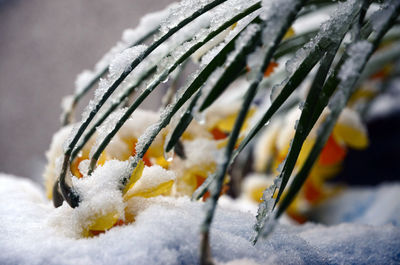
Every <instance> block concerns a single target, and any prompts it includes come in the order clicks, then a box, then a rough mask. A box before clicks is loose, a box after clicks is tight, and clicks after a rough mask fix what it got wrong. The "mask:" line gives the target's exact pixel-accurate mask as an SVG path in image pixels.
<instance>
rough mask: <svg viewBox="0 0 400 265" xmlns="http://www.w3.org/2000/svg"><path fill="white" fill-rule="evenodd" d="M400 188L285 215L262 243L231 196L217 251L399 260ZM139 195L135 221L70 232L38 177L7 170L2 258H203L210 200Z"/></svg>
mask: <svg viewBox="0 0 400 265" xmlns="http://www.w3.org/2000/svg"><path fill="white" fill-rule="evenodd" d="M398 194H400V184H391V185H386V186H380V187H377V188H371V189H365V190H361V189H357V190H350V191H348V192H345V193H344V194H343V195H342V196H341V197H338V198H337V199H335V200H334V201H331V202H330V203H329V211H330V215H331V216H334V213H335V212H338V206H343V205H345V206H346V207H345V208H341V209H342V210H341V211H340V212H338V216H339V217H336V219H332V220H334V221H332V223H334V224H332V225H329V226H326V225H321V224H314V223H307V224H305V225H302V226H297V225H290V224H288V223H287V222H281V223H280V224H279V225H277V227H276V230H275V232H274V233H273V234H272V235H271V236H270V237H269V238H268V239H264V240H261V241H259V242H258V243H257V245H256V246H252V244H251V243H250V242H249V240H248V239H249V238H250V236H251V235H252V225H253V224H254V221H255V218H254V216H253V215H252V214H251V213H250V212H243V211H239V210H234V209H232V208H233V207H232V204H231V203H230V205H227V204H226V203H225V204H224V205H227V206H222V207H220V208H219V209H218V210H217V216H216V219H215V221H214V223H213V226H212V231H211V247H212V252H213V255H214V257H215V259H216V261H217V262H218V263H220V264H399V262H400V227H399V224H400V215H399V212H400V211H399V209H400V201H399V200H398ZM350 197H351V199H352V201H353V202H349V198H350ZM140 200H141V201H138V205H140V213H139V214H138V215H137V216H136V221H135V222H134V223H133V224H130V225H125V226H120V227H114V228H113V229H111V230H110V231H108V232H106V233H104V234H101V235H100V236H97V237H94V238H88V239H75V238H71V237H68V236H67V235H66V231H67V228H66V227H63V226H62V224H61V223H59V222H57V220H58V219H57V210H55V209H54V208H53V206H52V204H51V202H49V201H48V200H47V199H46V198H45V197H44V194H43V191H42V190H41V189H40V188H39V187H38V186H37V185H36V184H35V183H33V182H31V181H29V180H26V179H22V178H17V177H14V176H10V175H5V174H2V175H0V223H1V226H0V235H1V236H0V249H1V251H0V264H74V265H77V264H197V263H198V242H199V236H198V231H199V225H200V222H201V220H202V218H203V216H204V214H203V209H202V207H203V204H202V203H200V202H191V201H190V200H189V199H188V198H180V199H175V198H166V197H156V198H152V199H140ZM360 209H361V210H360ZM349 216H351V218H349ZM343 220H346V221H352V223H340V222H341V221H343ZM376 220H379V221H376ZM353 221H354V222H353Z"/></svg>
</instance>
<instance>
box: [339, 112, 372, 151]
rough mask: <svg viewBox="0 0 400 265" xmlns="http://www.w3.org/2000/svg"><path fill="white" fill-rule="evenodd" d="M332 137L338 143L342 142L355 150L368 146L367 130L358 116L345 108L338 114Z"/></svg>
mask: <svg viewBox="0 0 400 265" xmlns="http://www.w3.org/2000/svg"><path fill="white" fill-rule="evenodd" d="M333 137H334V138H335V140H337V141H338V142H339V143H340V142H344V143H345V144H346V145H348V146H350V147H352V148H356V149H363V148H366V147H367V146H368V144H369V141H368V135H367V129H366V128H365V126H364V124H363V123H362V121H361V118H360V116H359V115H358V113H357V112H355V111H353V110H351V109H349V108H345V109H344V110H343V112H342V114H340V117H339V120H338V123H337V124H336V125H335V128H334V129H333Z"/></svg>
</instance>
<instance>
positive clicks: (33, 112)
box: [0, 0, 173, 182]
mask: <svg viewBox="0 0 400 265" xmlns="http://www.w3.org/2000/svg"><path fill="white" fill-rule="evenodd" d="M172 2H173V1H172V0H157V1H156V0H152V1H146V0H114V1H109V0H84V1H83V0H68V1H63V0H30V1H23V0H0V58H1V60H0V124H1V125H0V150H1V154H0V172H4V173H9V174H14V175H17V176H21V177H29V178H33V179H35V180H38V182H41V174H42V170H43V168H44V165H45V163H46V159H45V151H46V150H47V149H48V147H49V145H50V142H51V137H52V135H53V134H54V132H56V131H57V130H58V129H59V128H60V114H61V108H60V102H61V98H62V97H63V96H65V95H67V94H71V93H72V92H73V90H74V82H75V78H76V75H77V74H79V73H80V72H81V71H82V70H83V69H93V66H94V64H95V63H96V62H97V61H98V60H99V59H100V58H101V57H102V55H103V54H104V53H106V52H107V51H108V50H109V49H110V48H111V47H112V46H113V45H114V44H115V43H116V42H117V41H118V40H120V39H121V33H122V31H123V30H124V29H126V28H133V27H135V26H136V25H137V24H138V22H139V20H140V18H141V16H143V15H144V14H146V13H149V12H154V11H158V10H160V9H163V8H164V7H165V6H167V5H168V4H169V3H172Z"/></svg>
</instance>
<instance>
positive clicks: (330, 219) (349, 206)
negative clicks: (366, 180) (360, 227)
mask: <svg viewBox="0 0 400 265" xmlns="http://www.w3.org/2000/svg"><path fill="white" fill-rule="evenodd" d="M399 190H400V184H399V183H384V184H381V185H380V186H378V187H364V188H362V187H355V188H352V189H346V190H344V191H343V193H342V194H341V195H340V196H339V197H334V198H332V199H331V200H329V201H327V202H326V203H324V204H323V205H322V206H321V207H320V208H318V209H317V210H316V212H315V213H314V215H315V218H317V219H318V220H319V221H321V222H323V223H325V224H329V225H333V224H339V223H342V222H352V223H359V224H372V225H385V224H393V225H395V226H397V227H399V226H400V204H399V203H398V200H399ZM348 202H352V203H348ZM393 202H396V203H393ZM383 205H384V207H383ZM332 209H333V211H334V213H335V214H334V215H332V214H330V211H332Z"/></svg>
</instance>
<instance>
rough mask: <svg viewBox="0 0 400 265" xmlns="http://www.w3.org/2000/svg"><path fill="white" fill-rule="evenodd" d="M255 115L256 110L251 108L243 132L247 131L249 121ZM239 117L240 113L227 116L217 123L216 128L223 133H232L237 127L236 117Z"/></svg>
mask: <svg viewBox="0 0 400 265" xmlns="http://www.w3.org/2000/svg"><path fill="white" fill-rule="evenodd" d="M254 113H255V108H251V109H250V110H249V111H248V112H247V115H246V119H245V121H244V124H243V126H242V130H245V129H246V128H247V126H248V125H247V123H248V119H249V118H250V117H251V116H253V114H254ZM237 115H238V112H235V113H232V114H230V115H228V116H226V117H225V118H223V119H221V120H220V121H219V122H217V123H216V124H215V125H214V127H217V128H218V129H220V130H221V131H223V132H230V131H232V129H233V126H234V125H235V121H236V117H237Z"/></svg>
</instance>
